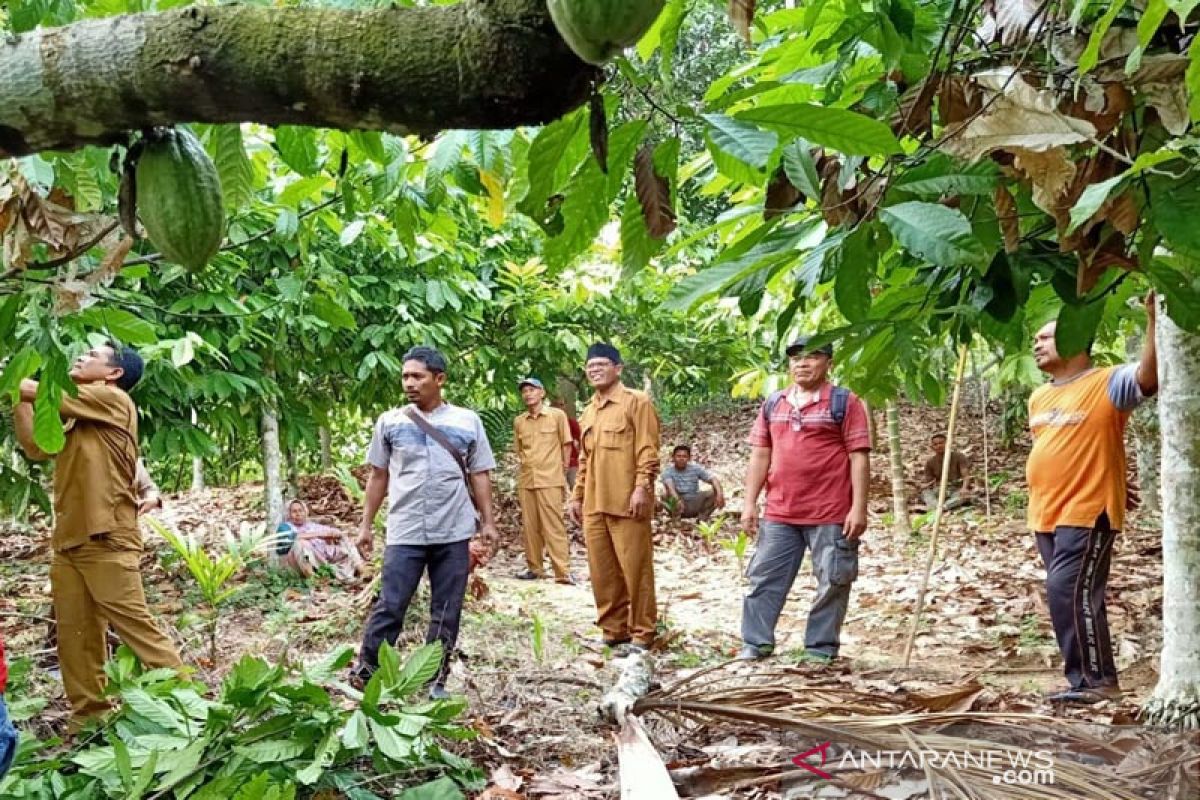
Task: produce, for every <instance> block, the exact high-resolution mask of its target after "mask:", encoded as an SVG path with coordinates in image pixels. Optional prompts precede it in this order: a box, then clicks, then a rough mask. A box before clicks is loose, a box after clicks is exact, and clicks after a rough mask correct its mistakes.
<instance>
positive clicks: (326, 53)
mask: <svg viewBox="0 0 1200 800" xmlns="http://www.w3.org/2000/svg"><path fill="white" fill-rule="evenodd" d="M597 74H598V71H597V70H596V69H595V68H593V67H590V66H588V65H587V64H585V63H583V62H582V61H580V60H579V59H578V58H577V57H576V56H575V55H574V54H573V53H572V52H571V51H570V49H569V48H568V47H567V45H566V43H565V42H563V40H562V38H561V37H560V36H559V35H558V31H557V30H556V29H555V27H554V24H553V22H552V21H551V20H550V16H549V14H548V12H547V10H546V4H545V2H544V0H464V1H463V2H461V3H458V4H456V5H452V6H435V7H421V8H385V9H376V10H371V11H344V10H339V9H330V8H285V9H278V8H261V7H248V6H220V7H214V8H208V7H197V6H189V7H187V8H182V9H177V10H172V11H167V12H163V13H161V14H132V15H126V16H119V17H106V18H102V19H94V20H85V21H82V22H78V23H75V24H72V25H68V26H65V27H61V28H44V29H38V30H35V31H31V32H29V33H27V34H24V35H21V36H16V37H10V38H8V39H4V40H0V157H2V156H20V155H26V154H29V153H35V152H39V151H42V150H50V149H55V150H70V149H75V148H78V147H82V146H84V145H88V144H98V145H105V144H111V143H113V142H115V141H119V140H121V139H123V138H124V136H125V134H126V132H128V131H131V130H137V129H141V128H146V127H149V126H154V125H169V124H173V123H179V122H208V123H226V122H260V123H263V124H266V125H313V126H320V127H330V128H341V129H347V130H352V129H367V130H384V131H389V132H392V133H396V134H419V135H424V136H429V135H432V134H434V133H436V132H438V131H440V130H444V129H448V128H513V127H517V126H519V125H533V124H541V123H544V122H548V121H550V120H552V119H555V118H557V117H559V116H561V115H562V114H564V113H566V112H567V111H569V110H571V109H573V108H575V107H577V106H579V105H580V104H582V103H583V102H584V101H585V100H586V99H587V96H588V92H589V90H590V85H591V82H592V81H593V79H595V77H596V76H597Z"/></svg>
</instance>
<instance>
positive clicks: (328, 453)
mask: <svg viewBox="0 0 1200 800" xmlns="http://www.w3.org/2000/svg"><path fill="white" fill-rule="evenodd" d="M317 438H318V439H319V440H320V442H321V471H322V472H326V473H328V472H332V471H333V437H332V436H331V435H330V433H329V428H328V427H327V426H325V425H322V426H321V427H319V428H317Z"/></svg>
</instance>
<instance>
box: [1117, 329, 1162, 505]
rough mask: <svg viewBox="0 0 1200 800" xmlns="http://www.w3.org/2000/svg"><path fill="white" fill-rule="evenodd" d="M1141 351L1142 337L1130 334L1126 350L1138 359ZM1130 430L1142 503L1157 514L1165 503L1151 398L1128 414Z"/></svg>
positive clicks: (1127, 353) (1156, 408)
mask: <svg viewBox="0 0 1200 800" xmlns="http://www.w3.org/2000/svg"><path fill="white" fill-rule="evenodd" d="M1141 351H1142V337H1141V336H1130V337H1128V338H1127V339H1126V340H1125V354H1126V355H1127V356H1128V357H1129V359H1130V360H1131V361H1136V360H1137V359H1138V356H1139V355H1140V354H1141ZM1129 432H1130V433H1132V434H1133V448H1134V455H1135V463H1136V465H1137V477H1138V495H1139V498H1140V499H1141V505H1140V506H1139V508H1140V510H1141V511H1142V513H1146V514H1157V513H1158V511H1159V510H1160V509H1161V507H1162V503H1161V502H1160V500H1159V497H1160V494H1161V487H1160V484H1159V462H1160V460H1161V459H1160V448H1159V446H1158V437H1159V424H1158V404H1157V401H1155V400H1153V399H1151V400H1147V401H1146V402H1144V403H1142V404H1141V406H1139V407H1138V409H1137V410H1136V411H1134V412H1133V416H1131V417H1130V418H1129Z"/></svg>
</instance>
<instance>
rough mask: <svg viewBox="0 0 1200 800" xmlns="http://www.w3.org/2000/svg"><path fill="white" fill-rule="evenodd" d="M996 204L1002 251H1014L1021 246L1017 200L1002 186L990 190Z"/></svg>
mask: <svg viewBox="0 0 1200 800" xmlns="http://www.w3.org/2000/svg"><path fill="white" fill-rule="evenodd" d="M992 202H993V203H994V204H995V206H996V219H997V220H999V221H1000V232H1001V233H1002V234H1003V235H1004V252H1006V253H1015V252H1017V250H1018V249H1019V248H1020V246H1021V223H1020V218H1019V217H1018V216H1017V201H1016V200H1014V199H1013V196H1012V194H1011V193H1010V192H1009V191H1008V189H1007V188H1005V187H1004V186H997V187H996V190H995V191H994V192H992Z"/></svg>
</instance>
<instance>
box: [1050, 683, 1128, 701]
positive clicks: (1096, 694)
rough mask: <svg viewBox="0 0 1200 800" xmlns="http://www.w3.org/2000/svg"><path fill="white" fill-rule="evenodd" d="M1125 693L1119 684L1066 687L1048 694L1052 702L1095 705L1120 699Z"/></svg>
mask: <svg viewBox="0 0 1200 800" xmlns="http://www.w3.org/2000/svg"><path fill="white" fill-rule="evenodd" d="M1122 695H1123V693H1122V691H1121V687H1119V686H1090V687H1089V686H1081V687H1080V688H1078V689H1064V690H1062V691H1058V692H1052V693H1051V694H1048V695H1046V701H1047V702H1050V703H1070V704H1072V705H1082V706H1093V705H1095V704H1096V703H1103V702H1105V701H1107V700H1120V699H1121V697H1122Z"/></svg>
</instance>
